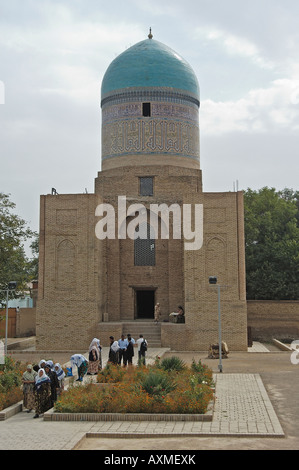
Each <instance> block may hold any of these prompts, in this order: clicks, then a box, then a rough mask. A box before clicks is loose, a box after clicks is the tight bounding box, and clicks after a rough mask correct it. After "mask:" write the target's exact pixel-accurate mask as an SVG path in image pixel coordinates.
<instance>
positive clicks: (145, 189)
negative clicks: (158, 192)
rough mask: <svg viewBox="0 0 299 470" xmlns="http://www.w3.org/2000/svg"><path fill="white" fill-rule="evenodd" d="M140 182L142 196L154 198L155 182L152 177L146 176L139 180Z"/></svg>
mask: <svg viewBox="0 0 299 470" xmlns="http://www.w3.org/2000/svg"><path fill="white" fill-rule="evenodd" d="M139 182H140V196H153V194H154V180H153V177H152V176H145V177H142V178H139Z"/></svg>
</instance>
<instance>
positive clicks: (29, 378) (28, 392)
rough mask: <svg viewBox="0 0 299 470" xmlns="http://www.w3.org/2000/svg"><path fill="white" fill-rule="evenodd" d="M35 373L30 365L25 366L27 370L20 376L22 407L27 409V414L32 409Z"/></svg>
mask: <svg viewBox="0 0 299 470" xmlns="http://www.w3.org/2000/svg"><path fill="white" fill-rule="evenodd" d="M36 376H37V372H35V370H33V367H32V364H28V365H27V370H26V372H24V374H23V376H22V383H23V405H24V408H27V413H30V411H31V410H33V408H34V390H33V388H34V384H35V377H36Z"/></svg>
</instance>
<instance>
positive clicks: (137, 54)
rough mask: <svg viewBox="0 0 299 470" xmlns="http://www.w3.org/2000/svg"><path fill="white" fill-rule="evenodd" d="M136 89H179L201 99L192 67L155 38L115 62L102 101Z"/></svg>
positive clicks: (110, 70)
mask: <svg viewBox="0 0 299 470" xmlns="http://www.w3.org/2000/svg"><path fill="white" fill-rule="evenodd" d="M136 87H142V88H145V87H167V88H175V89H178V90H184V91H185V92H189V93H191V94H192V95H193V96H195V97H196V98H198V99H199V85H198V81H197V77H196V75H195V73H194V71H193V70H192V68H191V66H190V65H189V64H188V62H186V61H185V60H184V59H183V58H182V57H181V56H179V55H178V54H177V53H176V52H175V51H173V50H172V49H171V48H170V47H168V46H165V44H162V43H161V42H159V41H156V40H154V39H146V40H144V41H141V42H138V43H137V44H135V45H134V46H132V47H130V48H129V49H127V50H126V51H124V52H123V53H122V54H120V55H119V56H118V57H116V58H115V59H114V60H113V61H112V62H111V64H110V65H109V67H108V69H107V71H106V73H105V75H104V78H103V81H102V89H101V94H102V99H103V98H104V97H105V96H107V95H108V94H109V95H110V94H111V93H113V92H114V91H116V90H120V89H124V88H136Z"/></svg>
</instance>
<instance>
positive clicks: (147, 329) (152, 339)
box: [123, 320, 161, 348]
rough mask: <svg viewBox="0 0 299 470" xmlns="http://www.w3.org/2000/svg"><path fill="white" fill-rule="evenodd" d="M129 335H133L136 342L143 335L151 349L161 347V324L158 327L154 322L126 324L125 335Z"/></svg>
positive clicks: (124, 326) (124, 327) (124, 324)
mask: <svg viewBox="0 0 299 470" xmlns="http://www.w3.org/2000/svg"><path fill="white" fill-rule="evenodd" d="M128 333H130V334H131V336H132V338H134V339H135V341H136V340H137V339H138V338H139V335H140V334H142V335H143V337H144V338H145V339H146V340H147V342H148V345H149V346H150V347H151V348H160V347H161V325H160V323H158V324H157V325H156V324H155V323H154V321H153V320H151V321H140V322H139V321H135V322H124V323H123V334H124V335H125V336H127V334H128Z"/></svg>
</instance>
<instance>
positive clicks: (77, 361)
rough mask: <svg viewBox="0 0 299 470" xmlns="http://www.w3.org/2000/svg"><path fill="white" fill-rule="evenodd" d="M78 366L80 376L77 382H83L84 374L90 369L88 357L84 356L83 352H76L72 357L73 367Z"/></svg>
mask: <svg viewBox="0 0 299 470" xmlns="http://www.w3.org/2000/svg"><path fill="white" fill-rule="evenodd" d="M75 366H76V367H77V370H78V378H77V380H76V382H77V381H78V382H82V380H83V377H84V375H85V374H86V372H87V369H88V361H87V359H86V357H84V356H83V354H74V355H73V356H72V357H71V367H72V368H74V367H75Z"/></svg>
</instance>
